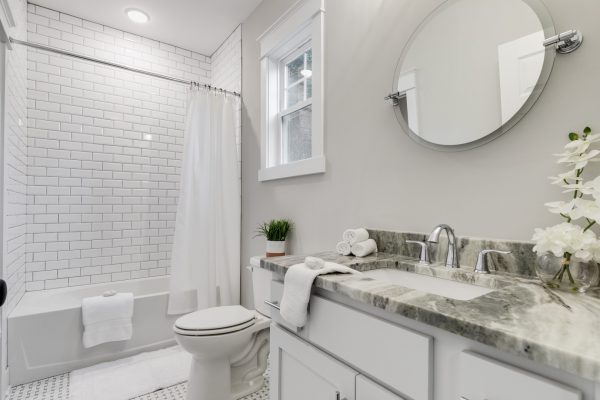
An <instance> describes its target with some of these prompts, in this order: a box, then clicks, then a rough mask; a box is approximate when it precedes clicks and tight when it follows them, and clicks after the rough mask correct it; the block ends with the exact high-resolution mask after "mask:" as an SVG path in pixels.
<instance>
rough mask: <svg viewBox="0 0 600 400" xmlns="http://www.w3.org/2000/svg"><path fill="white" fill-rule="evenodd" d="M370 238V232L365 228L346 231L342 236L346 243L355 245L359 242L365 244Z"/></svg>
mask: <svg viewBox="0 0 600 400" xmlns="http://www.w3.org/2000/svg"><path fill="white" fill-rule="evenodd" d="M368 238H369V232H368V231H367V230H366V229H365V228H358V229H346V230H345V231H344V234H343V235H342V239H344V241H345V242H348V243H350V245H353V244H355V243H358V242H364V241H365V240H367V239H368Z"/></svg>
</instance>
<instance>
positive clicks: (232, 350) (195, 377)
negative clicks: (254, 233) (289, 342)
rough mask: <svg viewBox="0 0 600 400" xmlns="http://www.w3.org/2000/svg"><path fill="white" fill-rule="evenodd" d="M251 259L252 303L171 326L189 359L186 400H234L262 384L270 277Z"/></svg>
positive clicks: (196, 315) (215, 310)
mask: <svg viewBox="0 0 600 400" xmlns="http://www.w3.org/2000/svg"><path fill="white" fill-rule="evenodd" d="M259 262H260V259H259V258H254V257H253V258H252V260H251V262H250V264H251V267H248V268H249V269H250V270H251V271H252V283H253V288H254V304H255V307H256V310H248V309H246V308H244V307H242V306H224V307H214V308H209V309H205V310H200V311H196V312H193V313H191V314H187V315H184V316H183V317H180V318H179V319H177V321H175V325H174V326H173V330H174V331H175V339H176V340H177V343H179V345H180V346H181V347H182V348H183V349H184V350H186V351H187V352H189V353H191V354H192V356H193V357H192V367H191V370H190V378H189V381H188V388H187V399H188V400H237V399H239V398H241V397H244V396H247V395H249V394H251V393H254V392H256V391H257V390H259V389H260V388H262V386H263V385H264V378H263V373H264V372H265V370H266V368H267V357H268V355H269V325H270V323H271V319H270V318H269V316H270V310H269V308H268V307H267V306H266V305H265V303H264V301H265V300H267V299H270V292H271V273H270V272H269V271H266V270H263V269H260V268H259V267H258V264H257V263H259Z"/></svg>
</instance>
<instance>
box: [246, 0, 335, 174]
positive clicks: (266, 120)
mask: <svg viewBox="0 0 600 400" xmlns="http://www.w3.org/2000/svg"><path fill="white" fill-rule="evenodd" d="M324 12H325V9H324V0H302V1H299V2H298V3H296V4H295V5H294V6H293V7H292V8H291V9H290V10H288V11H287V12H286V13H285V14H284V15H283V16H282V17H281V18H279V20H277V21H276V22H275V24H273V26H271V27H270V28H269V29H268V30H267V31H266V32H265V33H263V34H262V35H261V36H260V37H259V38H258V41H259V42H260V49H261V54H260V63H261V166H260V170H259V171H258V180H259V181H269V180H274V179H282V178H288V177H293V176H300V175H309V174H317V173H324V172H325V164H326V162H325V155H324V121H323V115H324V113H323V97H324V96H323V76H324V68H323V48H324V46H323V28H324ZM309 48H310V49H312V72H313V73H312V75H311V77H310V79H311V82H312V96H311V98H310V99H309V100H305V101H302V102H300V103H297V104H295V105H294V106H292V107H289V108H287V109H283V106H284V100H285V93H284V90H285V81H284V79H285V76H282V75H283V74H282V72H281V71H282V69H281V63H282V62H283V61H285V60H288V59H289V60H292V59H293V55H300V54H302V53H304V52H306V50H308V49H309ZM304 81H305V82H306V81H307V78H304ZM305 90H306V89H305ZM308 106H311V107H312V108H311V117H312V118H311V119H312V121H311V157H310V158H307V159H304V160H298V161H292V162H285V159H284V152H283V149H284V147H283V145H284V143H283V142H284V138H283V117H284V116H286V115H289V114H291V113H293V112H296V111H298V110H301V109H302V108H305V107H308Z"/></svg>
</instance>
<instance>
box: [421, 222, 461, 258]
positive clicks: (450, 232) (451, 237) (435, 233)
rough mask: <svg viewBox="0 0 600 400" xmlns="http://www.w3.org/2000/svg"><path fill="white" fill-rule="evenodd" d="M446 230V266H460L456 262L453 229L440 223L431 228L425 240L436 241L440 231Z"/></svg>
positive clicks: (456, 252) (456, 254) (456, 253)
mask: <svg viewBox="0 0 600 400" xmlns="http://www.w3.org/2000/svg"><path fill="white" fill-rule="evenodd" d="M442 231H446V235H447V236H448V255H447V256H446V267H449V268H460V264H459V262H458V251H457V249H456V237H455V236H454V230H453V229H452V228H451V227H450V226H449V225H446V224H440V225H438V226H436V227H435V228H433V231H432V232H431V233H430V234H429V238H428V239H427V241H428V242H429V243H438V241H439V239H440V233H442Z"/></svg>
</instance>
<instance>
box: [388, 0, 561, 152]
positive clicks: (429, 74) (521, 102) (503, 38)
mask: <svg viewBox="0 0 600 400" xmlns="http://www.w3.org/2000/svg"><path fill="white" fill-rule="evenodd" d="M554 34H555V30H554V25H553V23H552V19H551V17H550V15H549V14H548V11H547V10H546V8H545V7H544V6H543V4H541V3H540V2H539V1H538V0H448V1H446V2H445V3H443V4H442V5H441V6H440V7H438V8H437V9H436V10H435V11H434V12H433V13H432V14H430V15H429V16H428V17H427V18H426V20H425V21H424V22H423V23H422V24H421V25H420V26H419V27H418V29H417V30H416V32H415V33H414V34H413V35H412V37H411V38H410V40H409V42H408V44H407V45H406V47H405V49H404V51H403V52H402V56H401V58H400V62H399V63H398V66H397V68H396V74H395V78H394V89H393V91H394V92H398V98H397V100H396V102H395V104H396V106H395V107H394V108H395V111H396V115H397V117H398V120H399V121H400V124H401V125H402V126H403V128H404V130H405V131H406V132H407V133H408V134H409V135H410V136H411V137H412V138H413V139H414V140H416V141H417V142H419V143H421V144H424V145H426V146H428V147H432V148H435V149H438V150H465V149H469V148H473V147H476V146H480V145H482V144H484V143H487V142H489V141H490V140H493V139H495V138H496V137H498V136H500V135H501V134H503V133H505V132H506V131H507V130H509V129H510V128H511V127H512V126H514V125H515V124H516V123H517V122H518V120H519V119H520V118H522V117H523V115H525V113H526V112H527V111H528V110H529V109H530V108H531V106H532V105H533V103H534V102H535V100H537V98H538V97H539V95H540V93H541V92H542V90H543V88H544V86H545V84H546V82H547V80H548V78H549V76H550V72H551V70H552V65H553V64H554V56H555V50H554V48H548V49H546V48H545V47H544V45H543V42H544V39H545V38H547V37H550V36H553V35H554Z"/></svg>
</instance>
